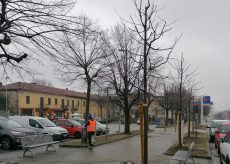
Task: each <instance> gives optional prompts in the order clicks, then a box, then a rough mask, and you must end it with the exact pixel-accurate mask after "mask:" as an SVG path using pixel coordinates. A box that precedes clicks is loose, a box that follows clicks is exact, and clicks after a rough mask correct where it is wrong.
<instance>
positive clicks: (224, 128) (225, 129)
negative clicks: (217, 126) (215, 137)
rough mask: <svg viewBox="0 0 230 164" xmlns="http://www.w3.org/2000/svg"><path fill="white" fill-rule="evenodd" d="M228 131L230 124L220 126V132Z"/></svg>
mask: <svg viewBox="0 0 230 164" xmlns="http://www.w3.org/2000/svg"><path fill="white" fill-rule="evenodd" d="M229 131H230V125H226V126H222V128H221V132H229Z"/></svg>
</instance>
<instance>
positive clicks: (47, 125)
mask: <svg viewBox="0 0 230 164" xmlns="http://www.w3.org/2000/svg"><path fill="white" fill-rule="evenodd" d="M9 118H10V119H11V120H13V121H16V122H17V123H19V124H20V125H21V126H23V127H26V128H30V129H33V130H36V131H37V133H38V134H50V135H52V136H53V139H54V140H62V139H63V138H67V137H68V131H67V130H66V129H64V128H62V127H59V126H56V125H55V124H54V123H53V122H52V121H50V120H49V119H47V118H43V117H34V116H10V117H9Z"/></svg>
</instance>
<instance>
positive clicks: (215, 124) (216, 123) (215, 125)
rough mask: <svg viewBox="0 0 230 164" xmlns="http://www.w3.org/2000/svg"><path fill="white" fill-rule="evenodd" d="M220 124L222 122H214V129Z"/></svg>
mask: <svg viewBox="0 0 230 164" xmlns="http://www.w3.org/2000/svg"><path fill="white" fill-rule="evenodd" d="M220 124H221V122H213V123H212V127H213V128H218V127H219V125H220Z"/></svg>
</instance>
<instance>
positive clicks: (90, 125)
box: [85, 114, 96, 148]
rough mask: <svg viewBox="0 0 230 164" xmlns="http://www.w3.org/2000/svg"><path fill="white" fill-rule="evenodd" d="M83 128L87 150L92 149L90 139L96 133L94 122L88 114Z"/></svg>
mask: <svg viewBox="0 0 230 164" xmlns="http://www.w3.org/2000/svg"><path fill="white" fill-rule="evenodd" d="M85 126H86V127H87V137H88V143H89V148H92V147H93V143H92V137H93V136H94V134H95V131H96V121H95V120H94V119H93V118H92V116H91V115H90V114H89V115H88V116H87V123H86V125H85Z"/></svg>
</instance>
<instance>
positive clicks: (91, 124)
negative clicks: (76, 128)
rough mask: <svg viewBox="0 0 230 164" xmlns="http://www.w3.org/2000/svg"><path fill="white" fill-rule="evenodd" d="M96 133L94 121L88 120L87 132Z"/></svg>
mask: <svg viewBox="0 0 230 164" xmlns="http://www.w3.org/2000/svg"><path fill="white" fill-rule="evenodd" d="M95 131H96V121H94V120H89V125H88V126H87V132H95Z"/></svg>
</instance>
